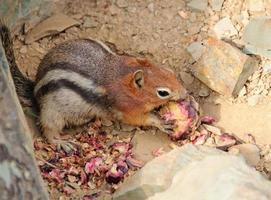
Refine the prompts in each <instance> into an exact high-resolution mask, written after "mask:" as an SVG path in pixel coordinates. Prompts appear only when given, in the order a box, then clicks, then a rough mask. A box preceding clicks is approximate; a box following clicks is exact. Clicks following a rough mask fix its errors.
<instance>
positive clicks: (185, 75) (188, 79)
mask: <svg viewBox="0 0 271 200" xmlns="http://www.w3.org/2000/svg"><path fill="white" fill-rule="evenodd" d="M180 76H181V79H182V81H183V82H184V84H185V85H187V86H188V85H190V84H192V83H193V81H194V79H195V78H194V76H192V75H191V74H190V73H187V72H184V71H181V72H180Z"/></svg>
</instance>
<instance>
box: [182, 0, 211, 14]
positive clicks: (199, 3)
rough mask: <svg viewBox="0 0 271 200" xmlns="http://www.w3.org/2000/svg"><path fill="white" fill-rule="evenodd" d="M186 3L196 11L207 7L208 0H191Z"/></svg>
mask: <svg viewBox="0 0 271 200" xmlns="http://www.w3.org/2000/svg"><path fill="white" fill-rule="evenodd" d="M187 5H188V6H189V7H190V8H192V9H195V10H198V11H204V10H206V9H207V6H208V1H207V0H191V1H190V2H189V3H188V4H187Z"/></svg>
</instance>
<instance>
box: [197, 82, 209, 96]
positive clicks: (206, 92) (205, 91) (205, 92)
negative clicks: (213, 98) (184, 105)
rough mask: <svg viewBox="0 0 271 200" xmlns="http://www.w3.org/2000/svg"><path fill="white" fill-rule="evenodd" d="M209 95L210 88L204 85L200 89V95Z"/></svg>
mask: <svg viewBox="0 0 271 200" xmlns="http://www.w3.org/2000/svg"><path fill="white" fill-rule="evenodd" d="M209 95H210V90H209V89H208V88H207V87H206V86H205V85H202V86H201V88H200V91H199V96H200V97H208V96H209Z"/></svg>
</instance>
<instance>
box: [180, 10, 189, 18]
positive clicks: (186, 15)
mask: <svg viewBox="0 0 271 200" xmlns="http://www.w3.org/2000/svg"><path fill="white" fill-rule="evenodd" d="M178 14H179V15H180V17H181V18H183V19H187V18H188V14H187V12H185V11H183V10H180V11H178Z"/></svg>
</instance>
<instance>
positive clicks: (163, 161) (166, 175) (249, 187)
mask: <svg viewBox="0 0 271 200" xmlns="http://www.w3.org/2000/svg"><path fill="white" fill-rule="evenodd" d="M270 187H271V183H270V182H269V181H268V180H267V179H265V178H264V177H263V176H262V175H260V173H259V172H257V171H256V170H255V169H253V168H252V167H250V166H249V165H247V164H246V162H245V160H244V159H243V157H242V156H236V155H231V154H228V153H226V152H223V151H220V150H217V149H215V148H210V147H205V146H193V145H191V144H187V145H184V146H183V147H177V148H175V149H174V150H172V151H170V152H169V153H167V154H164V155H162V156H160V157H157V158H155V159H154V160H152V161H151V162H149V163H147V164H146V165H145V166H144V167H143V168H142V169H141V170H140V171H138V172H137V173H136V174H135V175H134V176H133V177H129V178H128V179H126V180H125V181H124V183H123V185H121V186H120V188H119V189H118V190H117V191H116V193H115V194H114V196H113V199H114V200H127V199H129V200H138V199H140V200H145V199H148V200H164V199H170V200H179V199H180V197H181V199H183V200H198V199H208V200H217V199H221V200H230V199H236V200H239V199H240V200H241V199H248V200H252V199H266V200H267V199H270V198H271V190H270Z"/></svg>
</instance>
